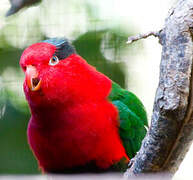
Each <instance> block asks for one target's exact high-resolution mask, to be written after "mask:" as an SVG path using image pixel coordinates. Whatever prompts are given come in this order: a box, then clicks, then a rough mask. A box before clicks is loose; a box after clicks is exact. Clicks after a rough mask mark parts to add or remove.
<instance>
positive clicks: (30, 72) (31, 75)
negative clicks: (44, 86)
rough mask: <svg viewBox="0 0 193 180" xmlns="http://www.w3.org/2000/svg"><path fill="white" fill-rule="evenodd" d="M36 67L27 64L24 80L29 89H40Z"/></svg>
mask: <svg viewBox="0 0 193 180" xmlns="http://www.w3.org/2000/svg"><path fill="white" fill-rule="evenodd" d="M38 75H39V74H38V71H37V69H36V67H34V66H32V65H28V66H27V68H26V71H25V76H26V81H27V85H28V87H29V89H30V90H31V91H38V90H39V89H40V85H41V80H40V79H39V77H38Z"/></svg>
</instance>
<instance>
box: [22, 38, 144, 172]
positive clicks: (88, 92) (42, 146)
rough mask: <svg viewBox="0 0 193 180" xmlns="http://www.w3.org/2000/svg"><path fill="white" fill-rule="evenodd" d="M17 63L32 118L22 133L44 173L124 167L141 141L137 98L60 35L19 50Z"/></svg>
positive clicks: (141, 117)
mask: <svg viewBox="0 0 193 180" xmlns="http://www.w3.org/2000/svg"><path fill="white" fill-rule="evenodd" d="M20 66H21V68H22V69H23V71H24V73H25V80H24V84H23V88H24V92H25V96H26V99H27V101H28V104H29V107H30V111H31V118H30V121H29V124H28V130H27V136H28V142H29V145H30V147H31V149H32V151H33V153H34V155H35V157H36V158H37V160H38V164H39V167H40V168H41V169H42V171H43V172H47V173H65V172H80V171H81V172H82V171H95V172H96V171H103V170H104V171H105V170H109V169H111V170H124V169H126V167H127V164H128V162H129V160H130V158H132V157H133V156H134V155H135V154H136V152H137V151H138V150H139V148H140V146H141V141H142V140H143V138H144V136H145V134H146V127H145V126H147V116H146V112H145V109H144V106H143V105H142V103H141V101H140V100H139V99H138V98H137V97H136V96H135V95H134V94H133V93H131V92H128V91H127V90H124V89H122V88H121V87H120V86H119V85H118V84H116V83H114V82H113V81H112V80H110V79H109V78H108V77H106V76H105V75H104V74H102V73H100V72H98V71H97V70H96V69H95V68H94V67H92V66H91V65H89V64H88V63H87V62H86V61H85V60H84V59H83V58H82V57H81V56H79V55H78V54H77V53H76V51H75V48H74V47H73V46H72V45H71V44H70V42H69V41H68V40H67V39H65V38H62V39H59V38H52V39H48V40H45V41H43V42H40V43H36V44H33V45H31V46H29V47H28V48H27V49H25V50H24V52H23V54H22V56H21V59H20Z"/></svg>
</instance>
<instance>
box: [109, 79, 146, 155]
mask: <svg viewBox="0 0 193 180" xmlns="http://www.w3.org/2000/svg"><path fill="white" fill-rule="evenodd" d="M109 100H110V101H111V102H112V103H113V104H114V105H115V106H116V107H117V109H118V111H119V119H120V127H119V133H120V137H121V139H122V141H123V145H124V147H125V150H126V152H127V155H128V156H129V158H130V159H131V158H133V157H134V156H135V154H136V153H137V151H138V150H139V149H140V147H141V142H142V140H143V138H144V137H145V134H146V131H147V130H146V127H147V126H148V120H147V114H146V111H145V108H144V106H143V104H142V103H141V101H140V100H139V99H138V98H137V97H136V96H135V95H134V94H133V93H131V92H129V91H127V90H124V89H122V88H121V87H120V86H119V85H118V84H116V83H114V82H112V90H111V93H110V95H109Z"/></svg>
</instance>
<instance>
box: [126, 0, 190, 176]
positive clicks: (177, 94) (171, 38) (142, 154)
mask: <svg viewBox="0 0 193 180" xmlns="http://www.w3.org/2000/svg"><path fill="white" fill-rule="evenodd" d="M192 33H193V0H179V1H178V2H177V4H176V5H175V6H174V7H173V8H172V9H171V10H170V13H169V15H168V17H167V18H166V20H165V26H164V28H163V29H162V30H161V31H160V32H159V35H158V36H159V40H160V43H161V45H162V57H161V63H160V78H159V85H158V88H157V92H156V95H155V101H154V109H153V114H152V119H151V126H150V129H149V131H148V133H147V135H146V137H145V139H144V140H143V142H142V146H141V149H140V151H139V152H138V153H137V155H136V156H135V158H134V159H132V161H131V163H130V167H129V169H128V170H127V172H126V173H125V175H126V176H127V177H128V176H132V175H138V174H141V173H147V172H169V173H171V174H174V173H175V172H176V171H177V169H178V167H179V165H180V163H181V162H182V160H183V158H184V156H185V154H186V152H187V151H188V149H189V147H190V144H191V142H192V140H193V102H192V101H193V91H192V89H193V82H192V81H193V79H192V57H193V54H192V50H193V42H192Z"/></svg>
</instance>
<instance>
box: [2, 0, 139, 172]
mask: <svg viewBox="0 0 193 180" xmlns="http://www.w3.org/2000/svg"><path fill="white" fill-rule="evenodd" d="M3 3H5V4H6V7H7V5H8V2H6V1H2V2H0V6H2V5H5V4H3ZM103 6H104V7H103V8H105V4H103ZM100 7H101V1H99V2H98V3H97V2H94V3H93V2H92V1H89V0H82V1H76V0H67V1H62V0H58V1H43V2H41V3H40V4H38V5H37V6H35V7H30V8H28V9H24V10H21V11H20V12H19V13H17V14H15V15H13V16H10V17H8V18H5V17H1V18H2V20H3V22H0V162H1V163H0V174H20V173H22V174H35V173H40V172H39V170H38V167H37V162H36V160H35V159H34V157H33V155H32V152H31V151H30V149H29V146H28V144H27V137H26V129H27V124H28V120H29V118H30V113H29V110H28V105H27V103H26V101H25V97H24V95H23V90H22V81H23V79H24V74H23V73H22V71H21V69H20V67H19V59H20V56H21V54H22V51H23V50H24V49H25V48H26V47H27V46H28V45H30V44H32V43H36V42H39V41H42V40H44V39H46V38H50V37H62V36H65V37H67V38H69V39H70V40H71V41H72V43H73V44H74V46H75V47H76V50H77V52H78V53H79V54H80V55H81V56H82V57H84V58H85V59H86V60H87V61H88V62H89V63H90V64H92V65H94V66H95V67H96V68H97V69H98V70H99V71H101V72H103V73H104V74H106V75H107V76H109V77H110V78H111V79H112V80H114V81H115V82H117V83H119V84H120V85H121V86H122V87H124V88H125V87H126V82H128V81H127V80H128V78H129V77H128V76H126V75H127V71H126V68H125V67H127V64H126V63H125V62H127V63H129V55H128V54H129V53H130V52H131V51H132V50H133V49H134V48H136V47H137V48H142V45H141V44H140V43H136V44H135V45H132V46H127V45H126V41H127V37H128V36H129V35H130V34H131V33H132V32H133V33H134V29H133V28H132V25H128V24H127V25H124V24H123V22H120V21H119V20H116V19H114V20H113V21H112V17H111V16H110V12H108V11H107V12H105V11H104V12H101V11H100ZM109 11H111V13H112V12H113V9H110V10H109ZM105 13H106V15H105ZM131 54H132V53H131ZM130 59H131V58H130ZM131 62H132V61H131Z"/></svg>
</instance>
